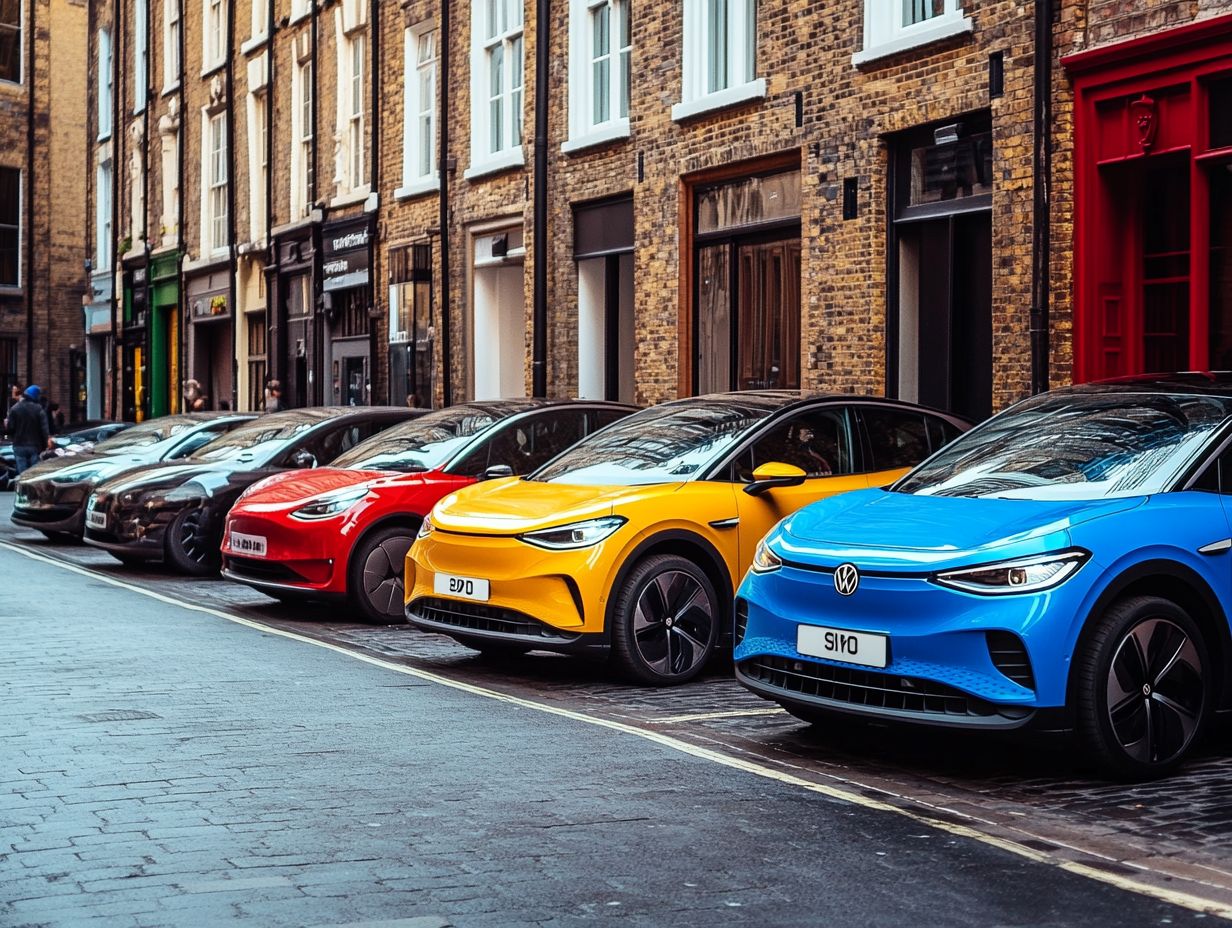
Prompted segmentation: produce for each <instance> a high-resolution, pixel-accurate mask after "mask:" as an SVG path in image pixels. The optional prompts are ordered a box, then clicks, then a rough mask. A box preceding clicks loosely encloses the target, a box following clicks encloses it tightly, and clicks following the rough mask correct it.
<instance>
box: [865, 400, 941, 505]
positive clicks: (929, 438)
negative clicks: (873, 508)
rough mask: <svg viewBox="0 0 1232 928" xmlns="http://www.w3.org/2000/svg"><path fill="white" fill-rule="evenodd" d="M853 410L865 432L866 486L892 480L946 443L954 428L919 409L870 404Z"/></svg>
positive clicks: (887, 483)
mask: <svg viewBox="0 0 1232 928" xmlns="http://www.w3.org/2000/svg"><path fill="white" fill-rule="evenodd" d="M854 411H855V414H856V419H857V422H858V424H859V426H860V428H861V430H862V431H863V433H864V449H865V457H866V458H867V461H866V464H865V467H866V469H867V474H866V475H865V476H866V482H865V485H866V486H870V487H884V486H888V485H889V484H891V483H893V482H894V481H895V480H897V479H898V478H899V477H901V476H902V475H903V474H905V473H907V471H908V470H910V469H911V468H913V467H915V466H916V465H917V464H919V463H920V462H921V461H923V460H924V459H925V458H927V457H928V456H929V455H930V454H932V453H933V452H934V451H937V450H939V449H940V448H941V447H942V446H943V445H944V444H947V443H948V442H949V437H953V435H952V433H953V432H954V431H955V430H954V427H953V426H952V425H951V424H950V423H947V422H945V421H944V420H942V419H939V418H937V417H936V416H930V415H928V414H927V413H925V412H924V411H922V410H918V409H896V408H895V407H893V406H877V405H873V404H869V405H862V406H856V407H855V410H854ZM947 436H949V437H947Z"/></svg>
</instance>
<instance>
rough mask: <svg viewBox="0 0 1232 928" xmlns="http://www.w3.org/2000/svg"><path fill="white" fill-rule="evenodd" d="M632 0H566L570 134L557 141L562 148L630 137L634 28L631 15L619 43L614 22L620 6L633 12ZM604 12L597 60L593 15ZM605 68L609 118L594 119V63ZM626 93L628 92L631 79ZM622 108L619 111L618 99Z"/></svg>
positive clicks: (618, 17)
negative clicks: (604, 41)
mask: <svg viewBox="0 0 1232 928" xmlns="http://www.w3.org/2000/svg"><path fill="white" fill-rule="evenodd" d="M630 7H631V0H570V4H569V140H568V141H567V142H565V143H564V144H563V145H561V150H562V151H565V152H570V151H578V150H579V149H583V148H589V147H590V146H592V145H601V144H603V143H604V142H610V141H612V140H614V139H625V138H628V137H629V105H630V100H629V99H627V97H626V95H625V94H624V88H625V84H626V81H627V80H629V74H628V69H629V68H630V67H631V66H632V57H633V34H632V33H633V28H632V20H631V19H630V24H629V34H628V35H627V36H626V37H625V38H626V39H627V42H628V44H626V45H623V46H622V45H618V44H617V42H618V29H617V24H618V23H619V21H620V17H621V15H622V12H624V13H627V14H628V15H630V16H631V15H632V14H631V10H630ZM600 10H605V15H606V16H607V36H608V46H607V52H606V53H605V55H604V56H603V57H604V58H606V61H605V62H604V63H603V64H602V65H598V59H597V58H596V57H595V53H594V43H595V16H596V13H597V12H598V11H600ZM596 66H599V67H603V68H606V70H607V83H608V93H607V107H608V112H607V118H606V119H602V120H600V119H596V116H597V115H598V114H596V113H595V106H594V104H595V101H596V96H595V69H596ZM627 96H628V97H631V96H632V86H631V84H630V88H629V93H628V95H627ZM622 103H623V104H624V112H621V104H622Z"/></svg>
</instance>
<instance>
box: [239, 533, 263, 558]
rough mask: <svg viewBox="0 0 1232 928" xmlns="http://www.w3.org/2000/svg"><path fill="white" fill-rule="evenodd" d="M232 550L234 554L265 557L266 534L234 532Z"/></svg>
mask: <svg viewBox="0 0 1232 928" xmlns="http://www.w3.org/2000/svg"><path fill="white" fill-rule="evenodd" d="M231 552H232V553H233V554H244V555H247V556H248V557H265V536H264V535H245V534H243V533H242V532H232V533H231Z"/></svg>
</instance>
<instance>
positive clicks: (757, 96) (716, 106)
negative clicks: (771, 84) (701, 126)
mask: <svg viewBox="0 0 1232 928" xmlns="http://www.w3.org/2000/svg"><path fill="white" fill-rule="evenodd" d="M765 96H766V79H765V78H764V77H759V78H757V79H756V80H752V81H749V82H748V83H747V84H740V85H739V86H736V87H728V88H727V89H726V90H719V91H716V92H715V93H708V94H706V95H705V96H704V97H698V98H697V99H696V100H683V101H681V102H680V103H677V104H676V105H675V106H673V107H672V121H673V122H684V121H685V120H686V119H692V118H693V117H694V116H701V115H703V114H705V113H713V112H715V111H716V110H723V109H727V108H728V107H729V106H736V105H737V104H740V103H747V102H749V101H750V100H762V99H765Z"/></svg>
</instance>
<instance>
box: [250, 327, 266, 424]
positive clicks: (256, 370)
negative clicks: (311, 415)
mask: <svg viewBox="0 0 1232 928" xmlns="http://www.w3.org/2000/svg"><path fill="white" fill-rule="evenodd" d="M247 320H248V408H249V409H252V410H257V411H259V410H263V409H264V408H265V374H266V371H267V369H268V368H267V366H266V365H267V363H268V362H267V355H266V328H265V311H264V310H261V311H260V312H255V313H249V314H248V316H247Z"/></svg>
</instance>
